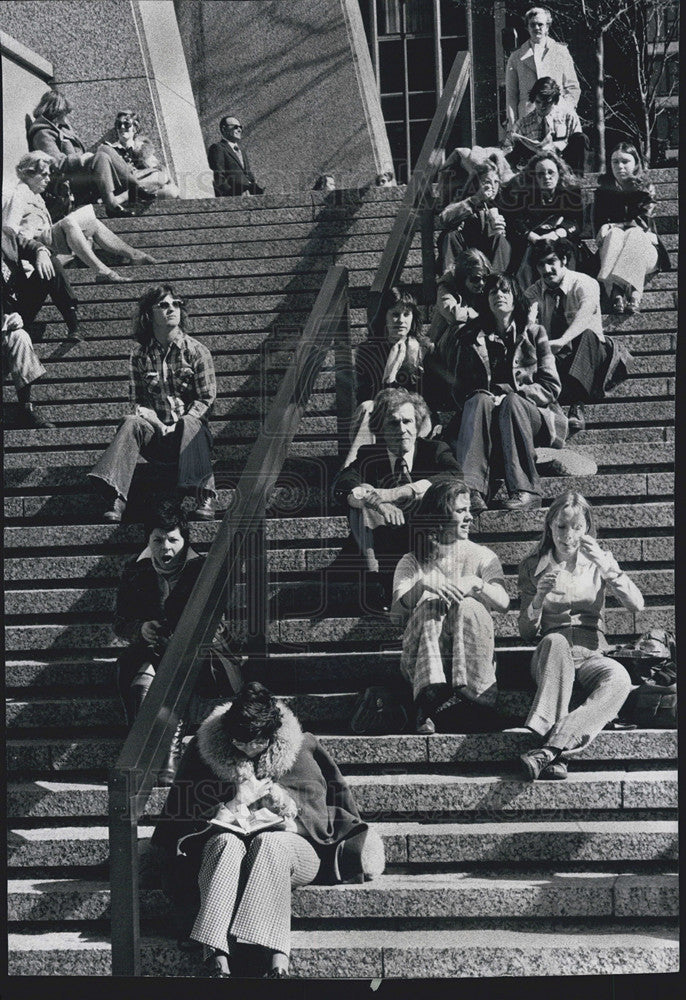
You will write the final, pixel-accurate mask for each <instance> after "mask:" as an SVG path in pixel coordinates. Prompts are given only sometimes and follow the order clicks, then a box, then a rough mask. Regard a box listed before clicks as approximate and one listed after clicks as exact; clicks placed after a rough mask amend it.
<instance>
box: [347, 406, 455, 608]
mask: <svg viewBox="0 0 686 1000" xmlns="http://www.w3.org/2000/svg"><path fill="white" fill-rule="evenodd" d="M425 414H426V403H425V402H424V400H423V399H422V398H421V396H418V395H417V394H416V393H410V392H408V391H407V390H406V389H382V390H381V392H379V393H377V395H376V397H375V399H374V409H373V410H372V413H371V417H370V421H369V425H370V428H371V430H372V431H373V433H374V434H375V435H376V437H377V444H371V445H364V446H363V447H362V448H360V450H359V452H358V453H357V458H356V459H355V461H354V462H352V463H351V464H350V465H348V466H346V468H344V469H342V470H341V472H339V474H338V476H337V477H336V481H335V483H334V488H333V493H334V497H335V498H336V499H338V500H340V501H341V502H344V503H347V505H348V515H349V520H350V530H351V532H352V535H353V537H354V539H355V541H356V542H357V546H358V548H359V550H360V552H361V554H362V556H363V558H364V561H365V567H366V573H365V578H364V582H365V585H364V587H363V593H362V595H361V597H362V604H363V607H364V608H365V610H371V611H381V610H387V609H388V607H389V604H390V592H391V586H392V583H393V571H394V570H395V566H396V563H397V562H398V560H399V559H400V557H401V556H402V555H404V553H405V552H408V551H409V549H410V548H411V535H410V520H411V516H412V512H413V510H414V509H415V508H416V506H417V504H418V502H419V500H420V499H421V497H422V496H423V495H424V493H425V492H426V491H427V489H428V488H429V486H430V485H431V480H432V479H433V478H434V477H435V476H436V475H438V474H439V473H441V472H459V471H460V470H459V467H458V465H457V462H456V460H455V457H454V455H453V453H452V451H451V450H450V448H449V447H448V445H446V444H445V443H444V442H442V441H427V440H426V439H425V438H420V437H418V434H417V428H418V426H421V423H422V420H423V418H424V416H425Z"/></svg>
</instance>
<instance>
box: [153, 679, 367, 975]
mask: <svg viewBox="0 0 686 1000" xmlns="http://www.w3.org/2000/svg"><path fill="white" fill-rule="evenodd" d="M257 810H261V813H260V815H261V817H262V818H263V821H264V822H265V823H271V826H270V827H269V828H267V829H263V830H262V832H260V824H259V822H258V817H257V816H256V812H257ZM265 810H268V813H267V812H265ZM269 816H271V820H270V819H269ZM210 820H214V824H213V825H210V823H209V822H208V821H210ZM251 826H257V832H255V833H253V834H250V833H246V835H245V836H241V835H239V832H234V831H239V830H240V829H241V828H242V829H245V830H249V829H250V827H251ZM152 842H153V846H154V847H156V848H157V849H159V850H160V852H161V854H162V858H163V861H164V865H163V871H164V876H165V889H166V891H167V892H168V893H169V895H170V896H171V897H172V899H173V900H174V902H175V903H176V905H177V910H178V912H179V916H180V919H181V921H182V924H183V926H184V932H185V933H184V937H185V936H187V935H188V933H190V937H191V939H192V940H194V941H198V942H199V943H201V944H202V945H203V952H204V958H205V963H206V964H205V969H206V974H207V975H209V976H210V977H212V978H226V977H228V976H230V975H231V973H232V968H231V966H232V962H233V960H234V957H235V956H237V953H238V952H239V951H240V948H241V945H251V946H253V947H252V949H251V952H252V962H253V967H254V971H253V974H255V973H256V972H259V971H262V970H260V969H259V968H257V967H256V966H255V963H256V962H258V961H259V960H260V957H263V959H264V967H266V974H265V977H266V978H268V979H282V978H286V977H287V976H288V962H289V954H290V922H291V890H292V888H293V887H296V886H301V885H307V884H308V883H310V882H313V881H314V880H315V879H316V880H317V881H318V882H323V883H325V884H333V883H336V882H340V881H342V880H345V879H351V878H358V879H359V878H360V877H363V878H364V877H366V878H371V877H374V876H375V875H378V874H381V872H382V871H383V867H384V858H383V844H382V842H381V839H380V838H379V836H378V834H376V833H375V832H374V831H372V830H370V829H369V827H368V826H367V824H366V823H364V822H362V820H361V819H360V814H359V811H358V809H357V806H356V804H355V800H354V798H353V795H352V792H351V790H350V788H349V787H348V785H347V784H346V782H345V779H344V778H343V776H342V774H341V772H340V771H339V769H338V767H337V766H336V764H335V763H334V761H333V760H332V759H331V757H330V756H329V754H328V753H327V751H326V750H325V749H324V748H323V747H322V745H321V744H320V743H319V741H318V740H317V738H316V737H315V736H313V735H312V734H311V733H307V732H303V730H302V728H301V726H300V723H299V722H298V720H297V719H296V717H295V715H294V714H293V713H292V712H291V711H290V709H289V708H287V707H286V705H285V704H284V703H283V702H282V701H280V700H279V699H277V698H275V697H274V695H273V694H272V693H271V692H270V691H268V690H267V688H265V687H263V685H262V684H259V683H257V682H251V683H249V684H246V685H245V687H244V688H243V689H242V690H241V692H240V693H239V694H238V695H237V696H236V698H235V699H234V700H233V702H227V703H224V704H222V705H220V706H219V707H218V708H216V709H215V710H214V711H213V712H212V714H211V715H210V716H209V717H208V718H207V719H206V720H205V721H204V722H203V723H202V725H201V726H200V728H199V730H198V734H197V736H196V738H195V739H194V740H193V741H192V742H191V743H190V744H189V746H188V747H187V749H186V752H185V754H184V757H183V760H182V761H181V765H180V767H179V770H178V772H177V775H176V781H175V783H174V785H173V786H172V788H171V790H170V792H169V796H168V798H167V801H166V803H165V806H164V809H163V810H162V816H161V819H160V820H159V822H158V824H157V828H156V830H155V833H154V835H153V840H152ZM189 917H190V920H189V919H188V918H189ZM191 921H192V924H191ZM255 946H257V947H255ZM256 956H257V957H256ZM233 971H234V972H235V969H234V970H233Z"/></svg>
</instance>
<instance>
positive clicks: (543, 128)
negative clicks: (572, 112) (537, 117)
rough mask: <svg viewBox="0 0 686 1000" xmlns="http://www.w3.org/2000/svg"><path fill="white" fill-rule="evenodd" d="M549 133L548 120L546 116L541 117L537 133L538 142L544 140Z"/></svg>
mask: <svg viewBox="0 0 686 1000" xmlns="http://www.w3.org/2000/svg"><path fill="white" fill-rule="evenodd" d="M549 131H550V130H549V128H548V118H547V116H546V115H543V117H542V118H541V125H540V128H539V132H538V138H539V140H540V139H545V137H546V136H547V134H548V132H549Z"/></svg>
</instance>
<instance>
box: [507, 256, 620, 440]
mask: <svg viewBox="0 0 686 1000" xmlns="http://www.w3.org/2000/svg"><path fill="white" fill-rule="evenodd" d="M572 252H573V247H572V245H571V243H570V242H569V241H568V240H565V239H558V240H549V239H541V240H539V241H538V243H535V244H534V248H533V252H532V254H533V256H532V262H533V265H534V267H535V268H536V270H537V271H538V273H539V275H540V277H539V279H538V281H535V282H534V283H533V285H530V286H529V288H527V290H526V292H525V293H524V294H525V296H526V298H527V299H528V301H529V302H531V303H536V305H537V306H538V322H539V323H540V324H541V326H543V327H544V328H545V332H546V333H547V334H548V341H549V343H550V350H551V351H552V352H553V354H554V355H555V364H556V367H557V371H558V374H559V376H560V380H561V382H562V392H561V393H560V398H559V401H560V402H561V403H569V416H568V423H569V434H570V435H571V434H576V433H577V432H578V431H582V430H583V429H584V428H585V426H586V418H585V415H584V406H583V404H584V403H588V402H592V401H593V400H598V399H602V398H603V396H604V385H605V382H606V379H607V376H608V366H609V364H610V360H611V355H612V346H611V344H610V343H609V342H608V338H607V337H606V336H605V334H604V333H603V322H602V317H601V314H600V285H599V284H598V282H597V281H596V280H595V278H591V277H589V275H587V274H581V273H579V272H578V271H571V270H570V269H569V268H568V267H567V261H568V260H569V258H570V256H571V254H572ZM616 380H617V379H616Z"/></svg>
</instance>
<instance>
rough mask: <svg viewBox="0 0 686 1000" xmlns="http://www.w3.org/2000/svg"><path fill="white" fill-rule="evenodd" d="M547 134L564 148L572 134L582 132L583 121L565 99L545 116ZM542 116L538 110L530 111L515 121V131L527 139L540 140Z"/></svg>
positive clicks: (559, 146) (557, 144)
mask: <svg viewBox="0 0 686 1000" xmlns="http://www.w3.org/2000/svg"><path fill="white" fill-rule="evenodd" d="M544 118H545V123H546V129H545V134H546V135H550V136H552V141H553V143H554V144H555V145H556V146H558V148H560V149H564V148H565V147H566V145H567V143H568V142H569V140H570V138H571V136H573V135H574V134H575V133H576V132H581V122H580V121H579V116H578V114H577V113H576V111H575V110H574V109H573V108H571V107H570V106H569V105H568V104H566V103H565V102H564V101H558V103H557V104H555V105H554V106H553V107H552V108H551V109H550V111H549V112H548V113H547V114H546V115H545V116H544ZM541 120H542V119H541V116H540V115H539V113H538V111H530V112H529V114H528V115H524V117H523V118H520V119H519V120H518V121H516V122H515V124H514V128H513V131H514V132H516V133H517V134H518V135H523V136H524V138H525V139H536V140H539V139H540V137H541Z"/></svg>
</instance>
